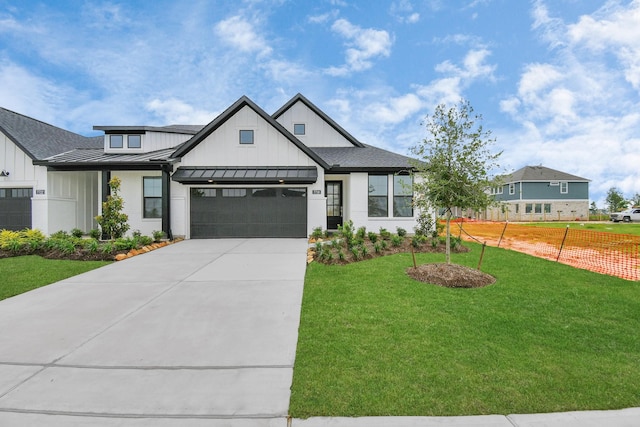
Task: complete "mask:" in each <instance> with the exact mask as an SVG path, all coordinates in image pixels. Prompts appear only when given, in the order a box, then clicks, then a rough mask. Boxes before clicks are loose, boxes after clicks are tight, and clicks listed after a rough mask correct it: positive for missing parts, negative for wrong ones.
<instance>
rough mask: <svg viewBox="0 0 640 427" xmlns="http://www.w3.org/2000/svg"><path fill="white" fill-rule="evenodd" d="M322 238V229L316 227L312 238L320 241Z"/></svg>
mask: <svg viewBox="0 0 640 427" xmlns="http://www.w3.org/2000/svg"><path fill="white" fill-rule="evenodd" d="M322 236H323V233H322V227H315V228H314V229H313V232H312V233H311V237H313V238H314V239H319V238H321V237H322Z"/></svg>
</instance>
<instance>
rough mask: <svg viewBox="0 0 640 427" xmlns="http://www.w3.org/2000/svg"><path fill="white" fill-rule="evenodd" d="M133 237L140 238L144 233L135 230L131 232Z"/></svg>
mask: <svg viewBox="0 0 640 427" xmlns="http://www.w3.org/2000/svg"><path fill="white" fill-rule="evenodd" d="M131 235H132V236H133V238H134V239H137V238H139V237H140V236H142V232H141V231H140V230H133V231H132V232H131Z"/></svg>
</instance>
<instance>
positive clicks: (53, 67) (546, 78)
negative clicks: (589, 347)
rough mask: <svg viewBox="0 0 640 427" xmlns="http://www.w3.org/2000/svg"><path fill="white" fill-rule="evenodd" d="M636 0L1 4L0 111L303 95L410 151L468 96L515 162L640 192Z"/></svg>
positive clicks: (198, 111) (71, 117)
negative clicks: (434, 120) (437, 116)
mask: <svg viewBox="0 0 640 427" xmlns="http://www.w3.org/2000/svg"><path fill="white" fill-rule="evenodd" d="M639 41H640V0H627V1H621V0H619V1H618V0H611V1H606V0H600V1H594V0H553V1H552V0H532V1H525V0H515V1H514V0H460V1H455V0H421V1H418V0H391V1H371V0H353V1H351V0H317V1H299V0H298V1H293V0H291V1H287V0H236V1H233V2H231V1H213V0H207V1H200V0H192V1H189V2H177V1H166V0H149V1H107V2H103V1H93V0H84V1H71V0H68V1H67V0H58V1H56V2H48V1H31V0H0V106H2V107H4V108H8V109H11V110H14V111H17V112H19V113H22V114H25V115H28V116H31V117H34V118H37V119H40V120H42V121H45V122H48V123H51V124H54V125H56V126H60V127H62V128H65V129H68V130H72V131H74V132H78V133H81V134H85V135H91V134H95V133H94V132H93V131H92V127H93V126H94V125H102V126H106V125H167V124H177V123H180V124H206V123H208V122H209V121H210V120H212V119H213V118H214V117H215V116H216V115H217V114H219V113H220V112H222V111H223V110H224V109H225V108H227V107H228V106H229V105H230V104H232V103H233V102H235V101H236V100H237V99H238V98H239V97H241V96H242V95H247V96H249V97H250V98H251V99H252V100H254V101H255V102H256V103H258V105H260V106H261V107H263V108H264V109H265V110H266V111H267V112H268V113H273V112H274V111H275V110H277V109H278V107H280V106H281V105H282V104H284V103H285V102H286V101H287V100H288V99H290V98H291V97H292V96H293V95H295V94H296V93H298V92H300V93H302V94H303V95H305V96H306V97H307V98H309V99H310V100H311V101H312V102H313V103H315V104H316V105H317V106H318V107H320V108H321V109H322V110H324V111H325V112H326V113H327V114H328V115H329V116H331V117H332V118H334V119H335V120H336V121H337V122H338V123H339V124H341V125H342V126H343V127H345V128H346V129H347V130H348V131H349V132H350V133H351V134H353V135H354V136H355V137H356V138H358V139H360V140H361V141H362V142H365V143H368V144H372V145H375V146H378V147H381V148H385V149H389V150H392V151H395V152H398V153H401V154H407V153H408V149H409V148H410V147H411V146H414V145H415V144H417V143H418V142H419V141H420V140H422V139H423V138H424V137H425V136H426V133H425V129H424V127H422V126H421V125H420V123H421V121H422V120H423V119H424V118H425V117H426V116H427V115H428V114H430V113H432V111H433V109H434V107H435V106H436V105H438V104H440V103H447V104H452V103H455V102H457V101H458V100H459V99H461V98H465V99H468V100H469V101H470V102H471V104H472V105H473V107H474V108H475V111H476V113H480V114H482V115H483V117H484V121H483V124H484V126H485V128H487V129H490V130H491V131H492V132H493V136H494V137H495V138H496V140H497V141H496V146H495V149H496V150H504V153H503V155H502V157H501V161H500V163H501V166H502V167H503V168H504V170H505V171H506V172H509V171H512V170H515V169H518V168H520V167H522V166H525V165H538V164H542V165H544V166H547V167H551V168H554V169H559V170H562V171H565V172H569V173H572V174H575V175H579V176H582V177H585V178H589V179H591V180H592V182H591V187H590V193H591V199H592V200H594V201H596V202H597V203H598V205H599V206H603V205H604V198H605V195H606V191H607V190H608V189H609V188H610V187H612V186H616V187H618V188H619V189H620V190H622V191H623V193H624V194H625V195H626V196H627V197H631V196H633V194H634V193H636V192H640V167H639V166H640V148H639V143H640V42H639Z"/></svg>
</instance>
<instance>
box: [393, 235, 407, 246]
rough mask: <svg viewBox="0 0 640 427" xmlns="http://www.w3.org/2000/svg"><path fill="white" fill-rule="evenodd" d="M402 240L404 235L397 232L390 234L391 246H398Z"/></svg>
mask: <svg viewBox="0 0 640 427" xmlns="http://www.w3.org/2000/svg"><path fill="white" fill-rule="evenodd" d="M402 242H404V237H402V236H400V235H399V234H394V235H393V236H391V246H395V247H398V246H400V245H401V244H402Z"/></svg>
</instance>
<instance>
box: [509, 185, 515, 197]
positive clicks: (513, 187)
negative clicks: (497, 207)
mask: <svg viewBox="0 0 640 427" xmlns="http://www.w3.org/2000/svg"><path fill="white" fill-rule="evenodd" d="M509 194H510V195H514V194H516V185H515V184H509Z"/></svg>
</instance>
